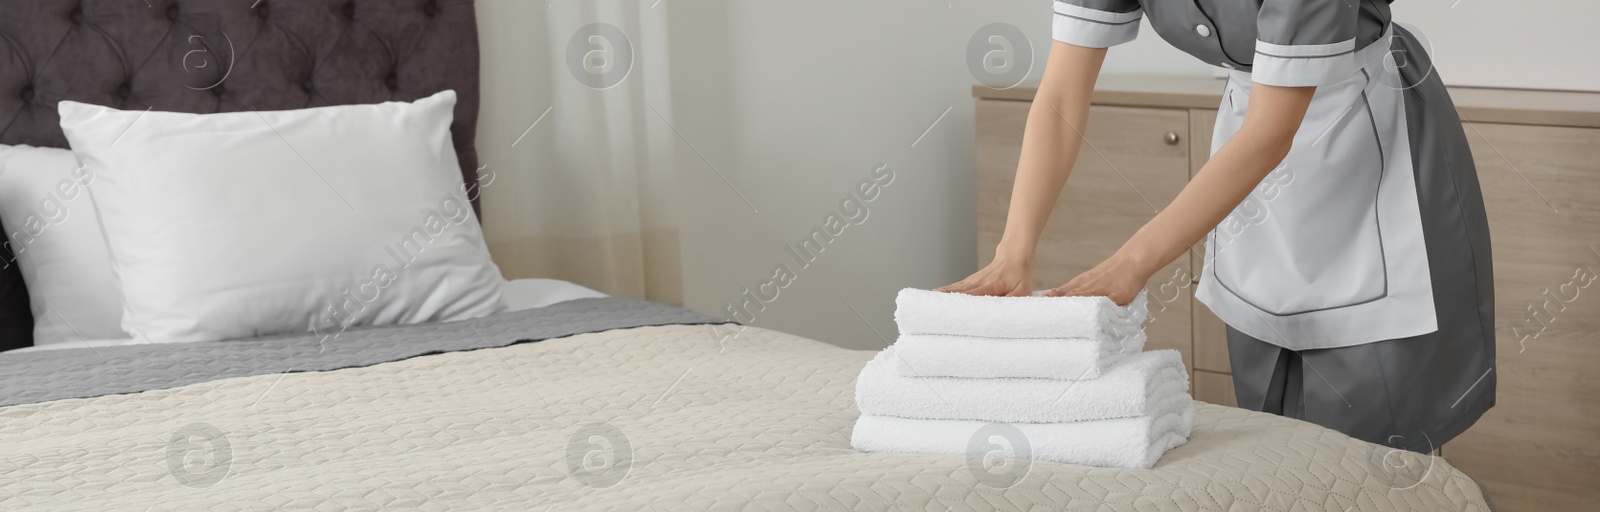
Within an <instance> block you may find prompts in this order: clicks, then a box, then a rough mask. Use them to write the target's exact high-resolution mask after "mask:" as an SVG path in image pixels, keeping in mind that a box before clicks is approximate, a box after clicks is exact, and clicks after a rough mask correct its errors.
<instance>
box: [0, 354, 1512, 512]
mask: <svg viewBox="0 0 1600 512" xmlns="http://www.w3.org/2000/svg"><path fill="white" fill-rule="evenodd" d="M713 329H714V328H713V327H711V326H707V325H681V324H674V325H645V326H637V327H630V328H614V329H609V330H602V331H600V332H590V333H583V334H575V335H570V336H566V337H560V338H555V339H546V340H544V341H538V342H534V343H511V344H506V343H493V344H489V345H490V346H489V347H488V348H481V347H480V348H473V349H462V350H460V351H445V352H443V353H433V354H428V355H420V356H415V357H406V358H403V359H398V360H395V361H391V362H384V363H378V364H370V365H364V366H357V367H349V368H343V369H335V370H325V371H309V372H306V371H294V372H290V371H277V372H273V373H264V374H254V375H244V376H231V377H226V378H221V379H218V380H209V381H205V382H195V383H188V384H182V385H175V386H173V387H164V388H161V389H150V390H147V391H142V392H133V393H122V394H109V395H101V396H93V397H86V398H66V399H55V400H48V401H40V402H35V403H23V404H20V405H12V406H9V407H4V408H0V509H3V510H16V509H39V510H96V511H99V510H140V511H143V510H157V511H162V510H314V511H344V510H371V509H419V510H516V511H543V510H551V511H564V510H627V511H632V510H807V511H810V510H926V511H935V510H936V511H945V510H961V511H967V510H972V511H976V510H1119V511H1120V510H1156V511H1255V510H1274V511H1320V510H1330V511H1341V512H1343V511H1401V510H1429V511H1433V510H1447V511H1479V510H1487V509H1488V507H1487V505H1486V504H1485V502H1484V499H1483V495H1482V492H1481V491H1480V489H1479V488H1478V486H1477V485H1476V484H1475V483H1474V482H1473V481H1472V480H1471V479H1469V478H1468V477H1467V476H1466V475H1464V474H1462V473H1461V472H1459V471H1458V470H1456V469H1455V468H1453V467H1451V466H1450V465H1449V464H1448V463H1447V462H1445V461H1444V460H1443V459H1439V458H1433V457H1427V456H1423V455H1417V454H1412V453H1409V452H1395V451H1390V450H1388V449H1384V448H1383V447H1379V446H1376V445H1372V444H1368V443H1365V442H1361V441H1357V440H1354V439H1351V438H1349V437H1346V436H1344V435H1342V434H1339V433H1337V432H1334V431H1331V430H1327V429H1324V428H1321V427H1317V426H1314V425H1310V424H1307V423H1303V422H1299V421H1295V420H1290V419H1284V418H1280V417H1276V416H1272V415H1267V414H1260V413H1253V412H1248V411H1244V410H1240V409H1235V408H1228V407H1221V406H1215V405H1209V404H1198V405H1199V411H1198V416H1197V417H1196V419H1195V427H1194V432H1193V435H1192V437H1191V439H1190V441H1189V443H1188V444H1186V445H1184V446H1182V447H1180V448H1177V449H1175V450H1173V451H1171V452H1168V453H1167V454H1166V456H1165V457H1163V458H1162V459H1161V461H1160V462H1159V463H1158V464H1157V466H1156V467H1155V468H1154V469H1153V470H1107V469H1095V468H1087V467H1082V466H1071V465H1063V464H1055V463H1047V462H1032V463H1030V462H1028V461H1025V460H1018V459H1014V458H1010V457H1009V455H1008V454H1007V453H1005V452H1004V451H1003V450H1002V451H998V452H994V453H990V454H988V456H984V457H978V456H974V457H971V458H964V457H939V456H905V455H883V454H862V453H857V452H855V451H854V450H852V449H851V448H850V439H849V437H850V431H851V426H852V424H853V422H854V421H855V418H856V416H857V411H856V408H855V405H854V403H853V401H852V400H853V393H854V389H853V386H854V380H855V377H856V374H857V372H858V371H860V369H861V367H862V366H863V365H864V364H865V363H866V362H867V361H868V360H869V359H871V358H872V356H873V353H872V352H862V351H852V350H845V349H841V348H837V347H834V346H832V345H828V344H825V343H821V342H817V341H813V340H808V339H804V338H799V337H796V336H791V335H786V334H782V333H778V332H775V331H769V330H764V329H759V328H747V329H746V330H744V331H743V333H742V334H740V335H739V336H738V337H737V338H733V339H727V340H719V338H717V337H716V334H717V333H716V332H714V330H713ZM724 329H725V327H724ZM487 337H488V338H493V337H494V336H492V335H491V336H487Z"/></svg>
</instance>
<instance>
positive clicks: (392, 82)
mask: <svg viewBox="0 0 1600 512" xmlns="http://www.w3.org/2000/svg"><path fill="white" fill-rule="evenodd" d="M383 83H384V85H388V86H389V88H390V89H399V88H400V77H398V76H395V74H394V73H389V76H387V77H384V79H383Z"/></svg>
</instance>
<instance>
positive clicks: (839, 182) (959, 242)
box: [479, 0, 1600, 348]
mask: <svg viewBox="0 0 1600 512" xmlns="http://www.w3.org/2000/svg"><path fill="white" fill-rule="evenodd" d="M584 4H587V5H590V6H591V7H588V9H590V11H588V12H586V13H585V14H584V15H586V16H590V17H593V19H595V20H601V21H607V22H611V23H615V24H625V23H637V24H639V25H640V26H642V27H650V30H648V31H646V32H649V35H636V34H630V37H633V39H634V41H633V42H634V44H635V46H636V47H649V48H651V49H652V50H653V51H657V52H658V53H656V54H653V57H654V58H653V62H654V63H655V64H654V65H656V66H658V67H666V66H665V65H664V62H666V61H670V63H671V66H670V70H669V73H670V74H668V72H662V71H660V70H659V69H658V71H657V72H656V73H655V75H656V76H655V77H653V78H652V81H651V82H649V84H648V86H647V88H646V90H645V91H644V95H645V97H644V98H645V100H646V101H637V102H634V103H632V104H630V105H629V106H628V107H627V108H628V109H629V110H631V112H630V113H627V114H626V115H623V116H621V117H619V118H618V119H625V120H632V121H635V122H637V123H640V124H643V125H646V127H647V129H648V130H650V132H651V133H649V136H648V137H646V138H645V140H647V142H648V143H647V144H645V145H644V149H641V150H639V153H638V154H637V155H636V157H637V158H635V160H636V161H647V162H648V164H649V165H647V166H645V167H644V168H645V169H646V170H647V171H648V172H645V173H644V174H642V175H640V176H643V177H641V178H639V179H640V180H641V181H640V184H638V185H635V189H630V190H637V193H638V196H639V197H640V198H641V199H640V207H639V208H640V210H639V212H637V213H636V215H637V217H638V218H637V219H635V220H634V222H637V223H638V227H637V228H636V229H634V230H633V231H628V230H622V231H620V232H619V231H616V230H612V231H606V230H600V231H599V232H601V233H610V236H595V235H594V233H595V230H571V231H569V232H562V231H560V230H559V229H556V228H552V227H551V226H557V227H559V226H561V223H559V222H551V221H550V220H549V219H552V218H558V217H560V216H563V215H567V216H576V215H584V216H589V217H593V216H594V215H592V214H590V213H589V212H591V211H593V210H589V209H585V208H582V207H577V206H574V205H575V204H576V203H579V202H583V201H596V200H598V199H596V198H598V197H601V196H608V195H609V197H613V198H615V197H617V196H618V195H617V194H615V193H614V191H612V190H609V189H606V188H603V187H600V188H597V187H596V186H594V185H593V184H590V183H577V184H574V183H573V182H571V181H570V180H563V179H558V177H551V176H547V175H546V174H549V173H550V172H551V170H552V169H569V170H570V169H571V168H572V167H574V166H576V165H581V164H583V163H585V161H586V160H585V157H583V156H582V155H581V154H577V153H574V152H572V151H570V149H567V148H564V146H565V145H564V144H563V142H562V141H561V140H560V139H558V138H557V135H555V132H554V131H555V130H560V129H563V128H564V126H565V125H564V124H563V123H561V122H557V121H559V120H560V119H558V118H555V117H552V118H549V119H546V120H545V121H543V122H542V123H541V125H540V126H536V127H535V129H534V130H533V131H532V132H529V135H527V137H526V138H525V139H524V140H522V141H521V142H520V143H518V144H517V145H516V147H511V143H512V142H513V141H516V140H517V139H518V137H519V136H521V135H522V133H523V132H524V130H525V129H526V128H527V127H528V125H529V123H531V122H532V120H533V119H535V118H537V117H538V116H539V115H540V113H541V112H542V111H543V110H544V109H545V108H546V107H550V106H551V105H553V104H556V103H557V98H558V97H560V96H559V94H560V92H559V91H560V88H561V87H571V86H572V83H571V82H573V79H572V77H571V76H568V75H567V74H564V73H558V72H553V71H552V70H561V69H562V68H563V64H562V62H560V59H561V55H562V51H561V50H562V46H563V45H564V44H565V42H566V40H567V38H568V37H569V36H570V32H571V31H572V30H573V27H569V26H565V25H563V22H562V20H560V19H555V20H552V18H551V16H552V13H555V12H559V10H560V9H563V8H569V7H568V6H566V5H565V4H561V3H556V4H552V5H553V7H547V6H546V4H545V3H543V2H533V1H520V0H480V1H479V11H480V18H479V19H480V31H481V39H482V42H483V70H484V71H483V73H484V85H483V88H484V89H483V105H484V106H483V114H482V120H481V121H480V126H479V131H480V139H479V148H480V152H481V154H482V157H483V160H484V162H485V163H487V164H490V165H491V166H494V167H495V170H496V171H497V172H498V176H499V177H500V178H501V179H502V180H504V181H502V182H501V183H500V185H505V186H492V187H489V188H487V189H486V190H485V191H484V194H485V198H484V205H485V212H486V217H487V218H488V222H487V226H486V233H487V236H488V240H489V242H490V245H491V248H492V249H493V252H494V254H495V257H496V259H497V262H499V263H500V265H501V267H502V268H503V269H504V270H505V272H506V274H507V275H508V276H509V277H555V278H562V279H569V280H573V281H576V282H579V283H580V284H585V285H587V286H591V287H594V288H597V289H601V290H603V291H607V292H609V293H614V294H620V295H628V296H643V297H649V298H652V299H656V300H662V301H665V302H672V303H678V304H683V305H686V306H688V307H691V308H693V309H696V310H699V311H702V312H706V313H711V314H716V315H719V316H725V317H726V316H729V315H728V313H727V311H726V307H727V306H728V305H730V304H740V303H743V302H747V301H748V300H749V299H748V298H746V297H745V296H744V293H743V292H744V290H745V289H746V288H758V287H759V286H760V285H761V284H763V283H764V282H766V281H768V280H770V278H771V277H772V275H773V271H774V268H775V267H776V266H777V265H779V264H787V265H788V266H789V270H790V271H791V273H792V274H793V276H792V277H793V280H792V282H790V284H789V285H788V286H785V287H783V288H782V289H781V290H780V291H779V297H778V298H777V299H776V300H774V301H773V302H771V303H770V304H765V305H764V307H765V309H761V308H760V307H755V309H758V311H755V312H753V313H752V314H750V315H742V314H741V315H735V316H743V317H744V319H750V318H753V319H754V321H753V322H752V323H753V324H754V325H757V326H763V327H771V328H776V329H780V330H785V331H788V332H793V333H796V334H800V335H803V336H808V337H812V338H816V339H820V340H823V341H827V342H830V343H835V344H839V345H843V346H849V347H857V348H871V347H877V346H881V345H883V344H885V343H886V342H887V341H888V340H889V339H892V337H893V335H894V325H893V321H892V311H893V304H892V298H893V294H894V292H895V290H897V289H898V288H900V287H902V286H935V285H939V284H943V283H946V282H949V281H951V280H954V279H958V278H960V277H962V276H963V275H964V274H965V273H966V272H968V271H970V270H971V269H972V268H973V267H974V266H975V265H976V260H975V259H974V257H973V255H972V254H971V253H972V251H971V247H972V246H973V243H974V242H975V222H974V218H975V217H974V213H973V199H972V196H973V194H972V193H971V190H972V188H971V187H972V185H973V180H972V166H973V161H974V158H973V151H974V150H973V140H974V137H973V133H972V127H973V124H974V123H973V117H972V115H973V114H972V105H973V101H972V99H971V97H970V91H969V89H968V88H969V87H970V85H971V84H973V83H974V82H975V79H974V78H973V77H972V75H971V73H970V72H969V71H968V69H967V64H966V46H967V42H968V40H969V39H970V38H971V37H972V35H973V34H974V32H975V31H977V30H978V29H979V28H980V27H982V26H984V25H987V24H989V23H994V22H1005V23H1010V24H1012V25H1015V26H1017V27H1018V28H1020V29H1021V30H1022V31H1023V32H1024V33H1025V34H1027V36H1028V37H1029V38H1030V39H1031V43H1032V48H1033V50H1034V52H1033V53H1034V55H1033V64H1034V66H1033V70H1032V73H1031V74H1030V78H1029V80H1030V81H1031V80H1037V78H1038V76H1039V75H1040V72H1041V70H1042V67H1043V65H1044V62H1045V58H1046V54H1047V51H1046V50H1047V48H1048V47H1049V30H1050V27H1049V23H1050V16H1049V15H1048V14H1047V13H1048V12H1049V10H1050V5H1051V3H1050V0H1006V1H1000V2H971V1H967V0H950V1H949V2H948V3H947V2H943V1H938V0H928V1H925V2H921V1H918V2H852V1H842V0H826V1H818V2H806V3H798V4H794V3H782V2H722V1H677V0H662V1H660V2H659V3H657V2H654V1H649V0H641V1H595V2H584ZM1532 4H1536V5H1538V6H1539V7H1537V8H1532V7H1531V6H1529V7H1526V8H1519V9H1516V10H1514V11H1515V12H1509V13H1508V12H1506V11H1507V10H1506V9H1503V8H1497V7H1496V6H1495V5H1494V4H1492V3H1488V2H1478V1H1474V0H1464V1H1460V2H1457V1H1454V0H1407V1H1402V2H1397V3H1396V5H1395V10H1396V15H1397V18H1398V19H1400V20H1402V21H1404V22H1406V23H1408V24H1411V25H1413V26H1417V27H1419V28H1421V29H1422V31H1423V32H1424V33H1425V34H1427V35H1428V36H1429V37H1430V39H1431V40H1432V41H1433V42H1434V46H1435V54H1436V56H1437V58H1438V62H1439V65H1440V67H1441V68H1442V69H1443V73H1442V74H1443V77H1444V78H1445V79H1446V81H1447V82H1449V83H1451V84H1463V85H1495V86H1510V87H1529V88H1568V89H1590V90H1600V75H1597V74H1600V68H1595V67H1593V66H1587V67H1586V66H1578V65H1574V64H1573V63H1572V62H1571V61H1570V60H1569V59H1570V58H1571V55H1573V52H1567V51H1557V50H1552V48H1556V49H1559V48H1568V49H1581V48H1593V47H1595V46H1597V45H1596V41H1595V40H1594V39H1595V38H1596V36H1595V35H1594V34H1593V33H1591V32H1587V31H1584V30H1580V28H1581V27H1578V26H1577V25H1576V24H1577V23H1580V22H1583V21H1580V20H1589V19H1594V18H1596V17H1600V12H1595V11H1596V10H1597V9H1600V6H1596V5H1594V4H1592V3H1589V2H1584V1H1582V0H1542V1H1538V2H1533V3H1532ZM630 10H631V11H632V12H633V14H628V11H630ZM1549 12H1564V13H1571V14H1573V15H1571V16H1565V15H1564V16H1558V17H1555V19H1550V18H1549V17H1548V16H1545V14H1548V13H1549ZM1541 13H1544V14H1541ZM1529 17H1541V19H1532V18H1529ZM1523 18H1528V19H1526V20H1523ZM1507 19H1511V20H1516V22H1514V23H1508V22H1505V21H1504V20H1507ZM1483 34H1494V37H1482V35H1483ZM652 38H653V39H652ZM1574 38H1585V39H1586V41H1575V40H1574ZM647 42H648V43H649V44H648V45H646V44H644V43H647ZM663 48H665V49H664V50H663ZM641 51H642V50H641ZM1103 72H1104V73H1105V74H1166V75H1184V76H1208V75H1212V74H1214V69H1213V68H1211V67H1209V66H1206V65H1204V64H1202V63H1199V62H1197V61H1195V60H1194V59H1192V58H1190V57H1188V56H1187V55H1184V54H1182V53H1180V52H1177V51H1176V50H1174V49H1172V48H1171V47H1170V46H1168V45H1167V44H1166V43H1165V42H1163V41H1161V40H1160V39H1159V38H1158V37H1156V36H1155V34H1154V32H1153V31H1152V30H1151V29H1150V27H1149V26H1148V24H1146V25H1145V26H1144V27H1143V28H1142V29H1141V37H1140V38H1139V39H1138V40H1136V41H1134V42H1132V43H1129V44H1127V45H1123V46H1119V47H1117V48H1115V49H1113V50H1112V52H1111V55H1110V57H1108V59H1107V64H1106V69H1105V70H1104V71H1103ZM661 75H668V78H667V79H665V80H661V79H660V76H661ZM562 81H564V82H562ZM651 107H654V108H656V109H657V110H658V111H659V113H660V114H659V115H658V114H657V113H654V112H651V111H650V110H649V109H650V108H651ZM946 108H949V109H950V110H949V113H948V114H945V115H944V117H943V118H942V119H941V118H940V116H941V114H942V113H943V112H944V110H945V109H946ZM662 117H665V118H667V119H670V122H671V124H672V127H671V128H667V127H666V126H665V123H664V122H663V121H662ZM936 119H938V122H937V123H935V120H936ZM930 126H931V129H930ZM667 129H670V130H673V131H668V132H661V130H667ZM546 130H549V131H546ZM925 131H926V135H924V132H925ZM919 137H921V139H920V142H917V141H918V140H919ZM912 142H917V145H916V146H915V147H912V146H911V144H912ZM564 150H565V151H566V153H565V156H561V157H556V156H552V155H561V154H563V153H562V152H563V151H564ZM883 164H886V165H888V166H889V167H890V168H891V169H893V170H894V172H895V175H896V178H895V181H894V182H893V183H892V184H891V185H889V186H888V187H887V188H885V189H884V190H883V193H882V195H881V197H879V198H877V199H876V200H874V201H872V202H871V203H870V204H869V205H868V206H869V207H870V212H871V215H870V217H869V220H867V221H866V222H864V223H862V224H861V225H851V226H850V227H848V228H846V229H845V232H844V233H842V234H841V236H839V237H837V238H836V239H835V241H834V242H833V243H830V244H828V246H827V250H826V251H825V252H824V253H822V254H820V255H817V257H816V260H815V261H814V262H813V263H812V264H811V265H810V266H809V267H805V268H801V266H800V264H799V262H797V261H796V260H795V258H794V256H793V255H792V254H791V253H790V252H789V250H788V249H787V247H788V246H791V245H796V244H798V243H799V242H800V241H801V240H802V238H803V237H805V236H807V235H808V234H810V233H812V232H813V230H814V229H816V228H817V227H818V226H819V225H820V224H822V223H823V222H824V220H825V218H826V215H827V214H828V213H829V212H833V211H837V210H838V209H839V204H838V203H839V201H840V200H841V198H843V197H844V195H845V194H846V193H848V192H849V191H850V190H851V189H852V188H853V187H854V186H855V185H856V184H857V182H859V181H860V180H861V179H863V178H866V177H868V176H869V174H870V173H871V172H872V170H873V169H874V168H876V167H877V166H878V165H883ZM574 187H576V189H577V190H579V191H580V193H573V194H555V193H552V192H551V191H552V190H563V189H571V188H574ZM630 244H632V245H633V246H637V247H636V248H630V247H629V246H630ZM619 247H621V248H622V249H621V250H620V252H622V253H624V254H639V255H640V256H639V257H638V260H637V261H627V262H623V263H624V264H618V263H617V262H615V261H610V262H609V263H608V264H604V265H595V264H594V263H595V262H596V261H609V260H605V259H603V258H599V257H597V256H598V255H605V254H615V253H616V252H617V251H619V249H618V248H619ZM552 253H554V255H552ZM618 268H621V269H623V270H620V271H619V270H617V269H618ZM619 274H626V275H621V276H619ZM769 289H770V288H769ZM846 301H848V302H846ZM746 309H749V308H746ZM858 312H859V313H860V317H858V316H857V313H858ZM862 317H864V318H865V321H863V320H862ZM880 335H881V337H880Z"/></svg>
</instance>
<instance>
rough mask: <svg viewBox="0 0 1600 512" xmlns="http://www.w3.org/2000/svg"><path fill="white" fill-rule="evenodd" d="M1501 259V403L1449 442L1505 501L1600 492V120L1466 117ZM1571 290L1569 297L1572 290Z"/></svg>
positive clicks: (1560, 503)
mask: <svg viewBox="0 0 1600 512" xmlns="http://www.w3.org/2000/svg"><path fill="white" fill-rule="evenodd" d="M1467 138H1468V140H1469V141H1470V143H1471V145H1472V154H1473V159H1474V160H1475V161H1476V163H1477V166H1478V176H1479V180H1480V182H1481V183H1482V186H1483V192H1484V200H1485V203H1486V205H1487V209H1488V213H1489V224H1490V235H1491V238H1492V240H1493V246H1494V263H1495V324H1496V325H1495V337H1496V345H1495V351H1496V358H1495V359H1496V366H1495V369H1494V370H1493V371H1494V372H1495V374H1496V377H1497V379H1498V384H1499V388H1498V390H1497V393H1496V406H1495V408H1494V409H1491V410H1490V411H1489V412H1488V414H1486V415H1484V417H1483V419H1482V420H1480V421H1479V422H1478V424H1477V425H1474V426H1473V427H1472V428H1471V429H1469V430H1467V432H1466V433H1465V434H1463V435H1462V436H1460V437H1458V438H1457V439H1456V440H1455V441H1452V442H1450V443H1449V444H1448V445H1447V446H1446V448H1445V458H1446V459H1447V460H1449V461H1451V463H1452V464H1455V465H1456V466H1457V467H1459V468H1461V470H1462V471H1465V472H1466V473H1467V474H1468V475H1471V476H1472V477H1473V478H1475V479H1477V480H1478V481H1479V482H1480V483H1482V484H1483V485H1484V486H1485V487H1487V488H1488V490H1489V493H1490V495H1491V496H1492V497H1493V499H1494V501H1495V503H1496V504H1497V505H1499V506H1500V507H1501V510H1504V511H1508V512H1522V511H1527V512H1536V511H1546V510H1592V509H1593V508H1592V507H1594V506H1595V503H1596V502H1600V370H1597V369H1596V364H1597V363H1600V286H1596V285H1594V284H1593V283H1594V280H1595V277H1594V276H1597V275H1600V273H1597V271H1600V130H1597V129H1586V128H1555V127H1540V126H1517V125H1501V124H1478V123H1469V124H1467ZM1569 299H1570V300H1569Z"/></svg>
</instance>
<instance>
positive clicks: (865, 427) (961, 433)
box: [850, 403, 1194, 469]
mask: <svg viewBox="0 0 1600 512" xmlns="http://www.w3.org/2000/svg"><path fill="white" fill-rule="evenodd" d="M986 425H989V423H986V422H982V421H968V420H919V419H910V418H895V417H889V416H871V415H862V416H861V417H860V418H858V419H856V426H855V430H854V431H853V432H852V433H851V435H850V446H852V447H854V448H855V449H856V450H857V451H862V452H888V453H910V454H927V455H966V456H969V457H983V456H984V455H985V453H969V452H968V450H969V449H971V448H972V447H973V446H974V445H976V446H979V447H982V446H990V445H991V443H992V441H991V440H989V439H982V440H977V439H974V437H975V436H977V435H978V434H979V432H980V429H982V428H983V427H984V426H986ZM1012 426H1013V427H1015V428H1016V429H1017V430H1016V431H1020V432H1021V433H1022V440H1018V439H1008V440H1007V441H1008V442H1009V443H1010V444H1011V447H1010V451H1011V453H1010V455H1009V456H1011V457H1016V458H1019V459H1021V458H1026V459H1031V460H1047V461H1052V462H1061V463H1066V464H1079V465H1084V466H1096V467H1104V468H1126V469H1135V468H1137V469H1150V468H1151V467H1154V466H1155V464H1156V461H1157V460H1160V459H1161V456H1162V455H1163V454H1165V453H1166V452H1167V451H1168V450H1171V449H1173V448H1177V447H1179V446H1183V444H1184V443H1187V442H1189V432H1190V430H1191V429H1192V428H1193V426H1194V404H1193V403H1189V404H1187V405H1185V406H1184V407H1183V408H1182V409H1181V410H1177V411H1171V412H1166V413H1163V414H1161V415H1160V416H1154V417H1150V416H1142V417H1138V418H1121V419H1114V420H1101V421H1080V422H1076V423H1047V424H1039V423H1018V424H1013V425H1012ZM974 441H977V442H974ZM1024 441H1025V443H1026V446H1027V449H1026V450H1023V449H1022V448H1021V445H1023V442H1024ZM980 450H981V449H980Z"/></svg>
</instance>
